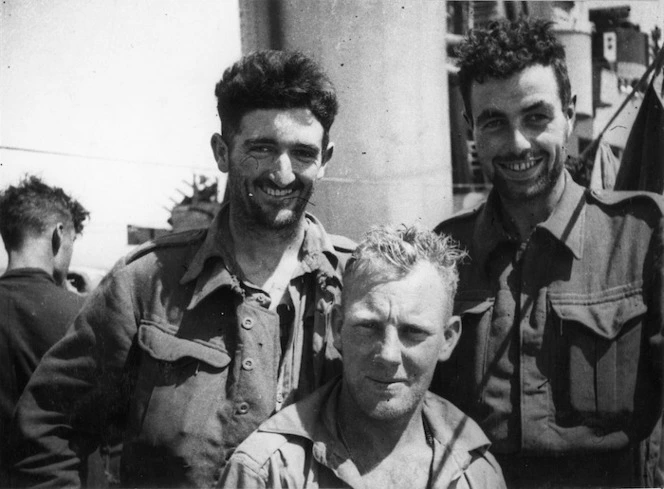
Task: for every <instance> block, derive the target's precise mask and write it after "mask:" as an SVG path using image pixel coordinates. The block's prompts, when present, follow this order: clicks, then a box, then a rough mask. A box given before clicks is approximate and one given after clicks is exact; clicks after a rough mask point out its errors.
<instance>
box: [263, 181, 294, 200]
mask: <svg viewBox="0 0 664 489" xmlns="http://www.w3.org/2000/svg"><path fill="white" fill-rule="evenodd" d="M257 187H258V188H259V189H260V190H261V191H262V192H263V193H265V194H267V195H269V196H270V197H277V198H283V197H292V196H294V195H295V194H297V193H298V191H299V188H298V185H294V184H293V185H289V186H288V187H286V188H281V187H278V186H276V185H274V184H273V183H271V182H262V183H259V184H258V185H257Z"/></svg>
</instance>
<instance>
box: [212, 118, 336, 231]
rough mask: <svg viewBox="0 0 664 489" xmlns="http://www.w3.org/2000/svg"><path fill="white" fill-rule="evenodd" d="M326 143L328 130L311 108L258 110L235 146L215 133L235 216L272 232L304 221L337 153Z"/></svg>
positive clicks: (214, 142) (245, 123)
mask: <svg viewBox="0 0 664 489" xmlns="http://www.w3.org/2000/svg"><path fill="white" fill-rule="evenodd" d="M322 142H323V126H322V125H321V123H320V122H319V121H318V119H316V117H314V115H313V114H312V113H311V111H310V110H309V109H259V110H254V111H251V112H248V113H247V114H245V115H244V116H243V117H242V119H241V122H240V127H239V129H238V131H237V132H236V134H235V135H234V136H233V139H232V143H231V144H230V145H226V144H225V142H224V141H223V140H222V139H221V136H219V135H218V134H217V135H215V136H214V137H213V139H212V146H213V150H214V152H215V157H216V159H217V162H218V164H219V169H220V170H221V171H222V172H228V192H229V199H230V206H231V209H232V213H233V215H236V216H238V217H239V218H240V219H241V220H242V221H243V222H244V223H245V224H249V225H254V226H255V225H257V226H259V227H262V228H268V229H284V228H287V227H289V226H292V225H293V224H295V223H296V222H298V221H299V220H300V219H301V218H302V214H303V213H304V210H305V207H306V205H307V203H308V202H309V199H310V197H311V194H312V193H313V189H314V183H315V182H316V180H318V179H319V178H321V177H322V176H323V173H324V167H325V163H326V162H327V160H328V159H329V157H330V156H331V153H332V145H329V147H328V148H322Z"/></svg>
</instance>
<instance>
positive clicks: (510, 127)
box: [470, 65, 574, 202]
mask: <svg viewBox="0 0 664 489" xmlns="http://www.w3.org/2000/svg"><path fill="white" fill-rule="evenodd" d="M470 103H471V111H472V126H473V134H474V137H475V144H476V145H477V154H478V157H479V160H480V163H481V164H482V167H483V169H484V171H485V172H486V174H487V175H488V176H489V178H490V179H491V180H492V181H493V184H494V186H495V187H496V190H497V191H498V193H499V195H500V196H501V198H503V199H505V200H508V201H512V202H528V201H532V200H533V199H536V198H541V197H544V198H546V197H547V196H548V195H550V194H551V193H552V192H553V190H554V188H555V185H556V183H557V182H558V181H559V180H560V178H561V175H562V170H563V168H564V163H565V159H566V157H567V149H566V145H567V140H568V138H569V136H570V134H571V132H572V125H573V118H574V104H573V103H572V104H570V106H569V107H562V105H561V101H560V97H559V95H558V84H557V82H556V77H555V74H554V71H553V68H552V67H551V66H542V65H533V66H530V67H527V68H525V69H524V70H523V71H521V72H519V73H517V74H515V75H513V76H512V77H510V78H507V79H505V80H499V79H494V78H490V79H488V80H486V81H485V82H484V83H481V84H480V83H477V82H473V84H472V87H471V102H470Z"/></svg>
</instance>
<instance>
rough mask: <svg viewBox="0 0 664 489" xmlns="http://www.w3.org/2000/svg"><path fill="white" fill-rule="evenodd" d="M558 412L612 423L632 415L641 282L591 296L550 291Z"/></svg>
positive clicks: (641, 306) (641, 310)
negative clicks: (597, 418)
mask: <svg viewBox="0 0 664 489" xmlns="http://www.w3.org/2000/svg"><path fill="white" fill-rule="evenodd" d="M549 301H550V305H551V310H552V312H553V314H552V315H551V316H552V317H551V320H552V321H553V324H551V326H552V327H553V329H554V330H555V332H554V333H553V334H554V337H555V338H556V340H555V345H556V348H555V366H554V379H552V380H553V387H554V396H555V399H556V401H557V404H558V405H557V406H556V407H557V410H558V411H559V412H562V413H564V412H565V411H568V413H569V414H572V415H579V414H580V415H583V416H587V415H590V416H593V417H599V418H601V419H605V420H607V419H613V418H623V417H628V416H629V415H631V414H632V413H633V410H634V394H635V389H636V383H637V376H638V373H639V359H640V356H641V351H642V345H641V337H642V327H643V318H644V315H645V313H646V311H647V308H646V305H645V303H644V301H643V290H642V283H641V282H635V283H631V284H626V285H622V286H619V287H613V288H611V289H607V290H604V291H600V292H596V293H590V294H573V293H565V292H558V293H555V292H549Z"/></svg>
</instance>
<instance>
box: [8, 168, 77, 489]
mask: <svg viewBox="0 0 664 489" xmlns="http://www.w3.org/2000/svg"><path fill="white" fill-rule="evenodd" d="M88 215H89V213H88V211H87V210H86V209H85V208H84V207H83V206H82V205H81V204H80V203H79V202H78V201H76V200H75V199H73V198H72V197H70V196H69V195H67V194H66V193H65V191H64V190H62V189H61V188H58V187H52V186H49V185H47V184H45V183H44V182H43V181H42V180H41V179H39V178H38V177H36V176H29V177H25V178H24V179H23V180H22V181H21V182H20V183H19V184H18V185H15V186H10V187H8V188H6V189H5V190H4V191H3V192H1V193H0V234H1V235H2V240H3V242H4V245H5V249H6V250H7V255H8V264H7V270H6V271H5V273H4V274H3V275H2V276H1V277H0V477H1V478H0V486H3V487H4V486H7V485H8V480H7V473H6V469H7V467H6V462H5V456H6V454H7V452H8V451H9V450H11V446H10V445H9V443H8V434H9V433H8V427H9V423H10V421H11V417H12V412H13V411H14V407H15V405H16V402H17V401H18V399H19V396H20V395H21V393H22V392H23V389H24V388H25V386H26V384H27V383H28V380H29V379H30V376H31V375H32V373H33V372H34V370H35V368H36V367H37V364H38V363H39V361H40V360H41V358H42V356H43V355H44V353H46V350H48V349H49V348H50V347H51V346H52V345H53V344H54V343H55V342H56V341H58V340H59V339H61V338H62V337H63V336H64V334H65V331H66V329H67V327H68V326H69V324H70V323H71V322H72V320H73V319H74V317H75V316H76V314H77V313H78V312H79V310H80V309H81V307H82V306H83V302H84V297H83V296H81V295H78V294H76V293H74V292H70V291H69V290H67V288H66V279H67V270H68V269H69V264H70V262H71V258H72V252H73V248H74V241H75V240H76V237H77V236H78V235H79V234H80V233H81V232H82V231H83V224H84V221H85V220H86V219H87V217H88Z"/></svg>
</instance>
